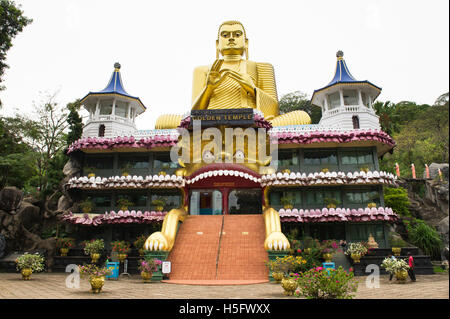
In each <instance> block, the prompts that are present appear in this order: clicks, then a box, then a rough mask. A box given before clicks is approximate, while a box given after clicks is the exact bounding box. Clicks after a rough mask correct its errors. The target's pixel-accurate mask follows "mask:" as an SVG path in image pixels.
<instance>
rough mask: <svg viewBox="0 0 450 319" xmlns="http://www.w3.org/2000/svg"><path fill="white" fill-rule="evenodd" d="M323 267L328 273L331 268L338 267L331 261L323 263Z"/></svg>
mask: <svg viewBox="0 0 450 319" xmlns="http://www.w3.org/2000/svg"><path fill="white" fill-rule="evenodd" d="M322 266H323V268H324V269H325V270H326V271H327V272H328V274H329V273H330V269H336V265H335V264H334V263H333V262H331V263H322Z"/></svg>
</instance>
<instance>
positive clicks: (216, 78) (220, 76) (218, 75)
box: [206, 59, 226, 90]
mask: <svg viewBox="0 0 450 319" xmlns="http://www.w3.org/2000/svg"><path fill="white" fill-rule="evenodd" d="M222 64H223V60H219V59H217V60H216V61H214V63H213V65H212V66H211V69H210V70H209V72H208V75H207V77H206V86H207V87H208V88H209V89H210V90H214V89H215V88H216V87H218V86H219V85H220V83H222V82H223V81H224V80H225V78H226V74H224V73H226V72H225V71H226V70H220V68H221V67H222Z"/></svg>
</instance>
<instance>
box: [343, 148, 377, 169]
mask: <svg viewBox="0 0 450 319" xmlns="http://www.w3.org/2000/svg"><path fill="white" fill-rule="evenodd" d="M341 163H342V168H343V169H345V171H347V170H349V171H353V170H356V171H361V170H362V171H365V170H373V168H374V160H373V153H372V150H366V151H364V150H358V151H341Z"/></svg>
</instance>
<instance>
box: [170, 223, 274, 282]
mask: <svg viewBox="0 0 450 319" xmlns="http://www.w3.org/2000/svg"><path fill="white" fill-rule="evenodd" d="M222 227H223V228H222ZM264 239H265V225H264V220H263V218H262V216H261V215H225V216H222V215H220V216H217V215H215V216H189V217H188V218H186V220H185V221H184V223H183V224H182V225H181V227H180V229H179V231H178V235H177V238H176V240H175V245H174V247H173V249H172V251H171V252H170V254H169V257H168V260H170V261H171V263H172V272H171V274H170V280H166V281H165V282H168V283H180V284H199V285H226V284H250V283H261V282H267V281H268V275H269V273H268V270H267V267H266V266H265V262H266V261H267V260H268V255H267V252H266V250H265V249H264Z"/></svg>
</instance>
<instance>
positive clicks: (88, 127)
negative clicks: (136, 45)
mask: <svg viewBox="0 0 450 319" xmlns="http://www.w3.org/2000/svg"><path fill="white" fill-rule="evenodd" d="M81 103H82V105H83V106H84V108H85V109H86V110H87V111H88V112H89V119H88V121H87V122H86V124H85V125H84V127H83V135H82V136H83V137H114V136H121V135H129V134H130V132H133V131H136V125H135V118H136V116H138V115H139V114H141V113H143V112H144V111H145V109H146V108H145V106H144V104H143V103H142V102H141V100H140V99H139V98H138V97H134V96H131V95H129V94H128V93H127V92H126V91H125V89H124V88H123V84H122V78H121V75H120V64H119V63H115V64H114V72H113V74H112V76H111V79H110V80H109V83H108V85H107V86H106V88H104V89H103V90H102V91H99V92H89V93H88V94H87V95H86V96H85V97H84V98H82V99H81Z"/></svg>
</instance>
